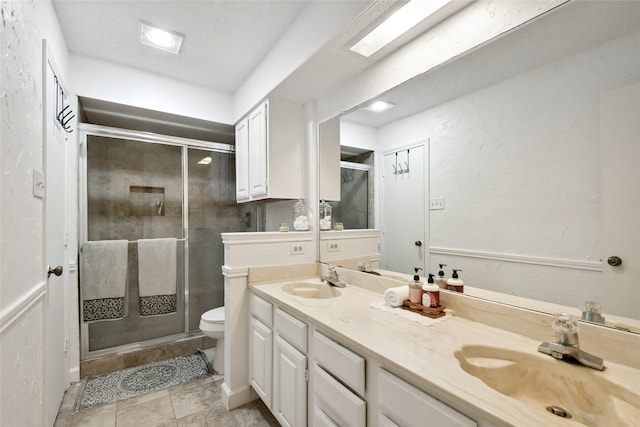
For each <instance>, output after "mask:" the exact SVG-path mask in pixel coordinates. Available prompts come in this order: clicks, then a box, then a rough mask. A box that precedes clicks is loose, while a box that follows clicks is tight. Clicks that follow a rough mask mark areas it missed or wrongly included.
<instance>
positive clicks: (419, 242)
mask: <svg viewBox="0 0 640 427" xmlns="http://www.w3.org/2000/svg"><path fill="white" fill-rule="evenodd" d="M414 245H416V246H418V247H420V246H422V242H421V241H420V240H416V241H415V243H414Z"/></svg>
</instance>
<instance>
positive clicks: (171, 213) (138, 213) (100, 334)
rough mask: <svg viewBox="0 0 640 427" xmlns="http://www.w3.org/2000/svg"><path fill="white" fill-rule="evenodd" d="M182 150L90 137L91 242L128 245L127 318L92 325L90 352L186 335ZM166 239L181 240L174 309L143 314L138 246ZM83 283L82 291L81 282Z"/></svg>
mask: <svg viewBox="0 0 640 427" xmlns="http://www.w3.org/2000/svg"><path fill="white" fill-rule="evenodd" d="M182 150H183V148H182V147H179V146H174V145H165V144H154V143H145V142H140V141H131V140H126V139H120V138H112V137H102V136H95V135H88V136H87V231H86V233H87V234H86V236H87V240H88V241H103V240H127V241H128V242H129V243H128V260H127V264H128V265H127V286H126V289H127V293H126V296H125V304H126V307H127V310H128V313H126V315H125V316H124V317H122V318H119V319H113V320H98V321H93V322H91V323H89V324H88V327H89V333H88V337H89V338H88V339H89V342H88V350H89V351H96V350H101V349H106V348H110V347H115V346H120V345H124V344H131V343H137V342H141V341H146V340H151V339H154V338H159V337H165V336H168V335H173V334H178V333H182V332H184V330H185V301H184V300H185V298H184V285H185V283H184V277H185V272H184V237H185V236H184V225H183V167H182V163H183V162H182ZM167 237H169V238H176V239H177V246H176V252H177V253H176V268H175V279H176V296H175V301H176V309H175V311H174V312H171V313H167V314H160V315H149V314H148V313H147V314H146V315H145V313H144V310H143V313H142V314H141V308H140V307H141V304H140V301H141V299H140V292H139V289H140V287H139V280H138V264H139V263H138V244H137V241H138V239H159V238H167ZM81 256H82V255H81ZM170 270H171V271H172V272H173V268H171V269H170ZM80 283H81V289H82V286H83V282H82V277H80Z"/></svg>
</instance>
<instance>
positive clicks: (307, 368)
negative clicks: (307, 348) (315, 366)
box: [304, 366, 309, 382]
mask: <svg viewBox="0 0 640 427" xmlns="http://www.w3.org/2000/svg"><path fill="white" fill-rule="evenodd" d="M304 380H305V381H306V382H309V367H308V366H307V367H306V368H305V369H304Z"/></svg>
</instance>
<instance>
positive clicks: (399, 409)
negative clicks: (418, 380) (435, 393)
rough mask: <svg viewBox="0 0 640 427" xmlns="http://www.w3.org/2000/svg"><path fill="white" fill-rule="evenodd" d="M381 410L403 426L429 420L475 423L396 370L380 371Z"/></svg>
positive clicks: (460, 425) (458, 426)
mask: <svg viewBox="0 0 640 427" xmlns="http://www.w3.org/2000/svg"><path fill="white" fill-rule="evenodd" d="M378 407H379V408H378V411H379V412H380V414H381V415H380V417H381V419H382V417H383V416H384V417H385V418H387V421H389V422H392V423H393V424H382V425H398V426H402V427H405V426H406V427H411V426H417V425H423V424H424V421H425V420H429V423H431V425H435V426H444V425H446V426H451V427H472V426H476V425H477V424H476V423H475V421H473V420H471V419H469V418H467V417H466V416H465V415H462V414H461V413H460V412H458V411H456V410H455V409H453V408H451V407H450V406H448V405H446V404H444V403H442V402H440V401H439V400H437V399H435V398H433V397H431V396H429V395H428V394H427V393H425V392H423V391H422V390H419V389H417V388H416V387H414V386H412V385H411V384H409V383H407V382H406V381H404V380H401V379H400V378H398V377H396V376H395V375H393V374H390V373H389V372H387V371H385V370H384V369H380V370H379V371H378Z"/></svg>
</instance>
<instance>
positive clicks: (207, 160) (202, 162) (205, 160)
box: [198, 156, 212, 165]
mask: <svg viewBox="0 0 640 427" xmlns="http://www.w3.org/2000/svg"><path fill="white" fill-rule="evenodd" d="M211 160H212V159H211V156H207V157H203V158H202V160H200V161H199V162H198V164H199V165H208V164H210V163H211Z"/></svg>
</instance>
